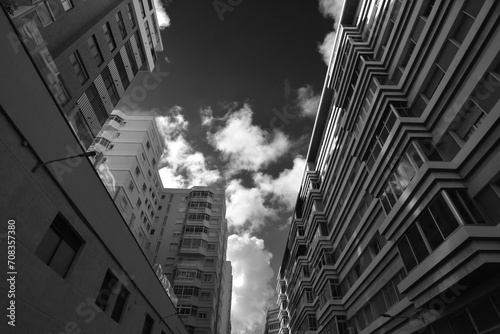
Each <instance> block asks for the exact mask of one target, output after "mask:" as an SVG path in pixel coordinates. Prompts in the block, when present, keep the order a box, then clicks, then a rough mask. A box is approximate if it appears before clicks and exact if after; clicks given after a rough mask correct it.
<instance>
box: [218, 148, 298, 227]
mask: <svg viewBox="0 0 500 334" xmlns="http://www.w3.org/2000/svg"><path fill="white" fill-rule="evenodd" d="M305 164H306V161H305V159H303V158H302V157H300V156H299V157H297V158H295V159H294V160H293V167H292V168H291V169H285V170H284V171H282V172H281V173H280V174H279V175H278V177H276V178H273V177H272V176H271V175H268V174H263V173H254V174H253V176H252V179H253V182H254V186H253V187H251V188H247V187H244V186H243V185H242V181H241V180H239V179H238V180H231V181H230V182H229V184H228V185H227V188H226V218H227V221H228V224H229V226H230V227H232V228H233V229H234V230H236V231H250V232H255V231H260V230H261V229H262V227H263V226H265V225H266V224H268V223H269V222H270V221H273V222H275V221H278V220H280V219H281V217H280V214H283V213H286V212H290V211H291V210H293V208H294V207H295V202H296V200H297V194H298V190H299V187H300V182H301V180H302V175H303V173H304V168H305Z"/></svg>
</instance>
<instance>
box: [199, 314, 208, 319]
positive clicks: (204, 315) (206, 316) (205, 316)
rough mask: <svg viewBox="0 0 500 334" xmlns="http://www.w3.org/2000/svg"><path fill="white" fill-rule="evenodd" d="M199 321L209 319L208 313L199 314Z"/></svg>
mask: <svg viewBox="0 0 500 334" xmlns="http://www.w3.org/2000/svg"><path fill="white" fill-rule="evenodd" d="M198 319H208V313H207V312H198Z"/></svg>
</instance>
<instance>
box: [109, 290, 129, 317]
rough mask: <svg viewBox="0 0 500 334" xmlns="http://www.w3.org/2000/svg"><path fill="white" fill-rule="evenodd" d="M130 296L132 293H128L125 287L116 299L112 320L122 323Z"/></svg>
mask: <svg viewBox="0 0 500 334" xmlns="http://www.w3.org/2000/svg"><path fill="white" fill-rule="evenodd" d="M129 295H130V292H128V290H127V289H126V288H125V287H124V286H122V287H121V289H120V292H119V293H118V296H117V297H116V302H115V307H114V308H113V312H112V313H111V319H113V320H114V321H116V322H120V319H121V317H122V314H123V311H124V309H125V304H126V303H127V299H128V296H129Z"/></svg>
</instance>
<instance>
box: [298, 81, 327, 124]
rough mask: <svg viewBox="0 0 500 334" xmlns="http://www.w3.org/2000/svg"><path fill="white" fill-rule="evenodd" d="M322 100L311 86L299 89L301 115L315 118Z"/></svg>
mask: <svg viewBox="0 0 500 334" xmlns="http://www.w3.org/2000/svg"><path fill="white" fill-rule="evenodd" d="M320 98H321V96H320V95H319V94H315V93H314V89H313V87H312V86H311V85H306V86H305V87H301V88H299V89H298V90H297V106H298V107H299V108H300V114H301V115H302V116H304V117H315V116H316V113H317V112H318V106H319V100H320Z"/></svg>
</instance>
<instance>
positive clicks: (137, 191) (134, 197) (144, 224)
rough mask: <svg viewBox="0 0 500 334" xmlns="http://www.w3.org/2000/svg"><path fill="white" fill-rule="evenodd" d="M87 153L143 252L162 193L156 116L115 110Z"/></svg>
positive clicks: (161, 148)
mask: <svg viewBox="0 0 500 334" xmlns="http://www.w3.org/2000/svg"><path fill="white" fill-rule="evenodd" d="M88 151H96V152H98V153H99V154H98V155H97V156H96V157H94V158H92V160H93V161H94V166H95V167H96V169H97V171H98V173H99V175H100V176H101V179H102V181H103V183H104V184H105V185H106V187H107V189H108V191H109V193H110V195H111V197H113V199H114V201H115V203H116V205H117V206H118V208H119V209H120V212H121V213H122V216H123V218H124V219H125V221H126V222H127V224H128V226H129V228H130V230H131V231H132V232H133V233H134V236H135V238H136V240H137V242H138V243H139V245H141V247H142V248H143V249H144V250H145V249H146V246H147V245H148V242H149V235H150V231H151V229H152V227H153V221H154V218H155V217H156V214H157V211H158V204H159V201H160V197H161V194H162V190H163V185H162V183H161V179H160V175H159V174H158V163H159V162H160V158H161V155H162V153H163V141H162V139H161V137H160V133H159V132H158V126H157V124H156V121H155V116H153V115H147V114H140V115H139V114H137V115H127V114H125V113H123V112H121V111H119V110H114V111H113V112H112V113H111V115H110V116H109V118H108V119H107V121H106V122H105V123H104V125H103V127H102V129H101V131H100V132H99V133H98V134H97V137H96V138H95V139H94V141H93V142H92V144H91V145H90V147H89V149H88Z"/></svg>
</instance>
